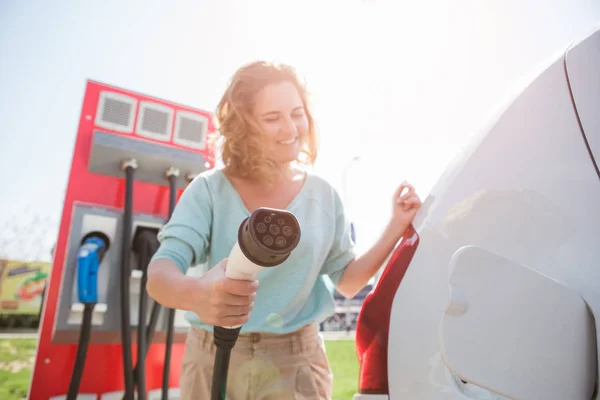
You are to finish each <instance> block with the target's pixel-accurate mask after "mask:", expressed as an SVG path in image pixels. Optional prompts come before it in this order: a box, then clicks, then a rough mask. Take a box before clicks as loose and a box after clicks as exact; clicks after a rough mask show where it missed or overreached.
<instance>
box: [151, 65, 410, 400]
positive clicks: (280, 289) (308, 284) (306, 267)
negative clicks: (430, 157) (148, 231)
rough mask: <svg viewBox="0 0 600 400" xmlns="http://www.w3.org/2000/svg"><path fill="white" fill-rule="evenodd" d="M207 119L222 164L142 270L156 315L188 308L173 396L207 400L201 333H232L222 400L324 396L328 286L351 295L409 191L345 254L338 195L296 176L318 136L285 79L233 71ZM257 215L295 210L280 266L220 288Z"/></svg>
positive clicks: (297, 87) (327, 385)
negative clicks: (371, 241)
mask: <svg viewBox="0 0 600 400" xmlns="http://www.w3.org/2000/svg"><path fill="white" fill-rule="evenodd" d="M216 117H217V119H218V121H219V123H220V135H221V136H222V140H223V143H222V146H223V148H222V157H223V162H224V165H225V167H224V168H223V169H215V170H211V171H208V172H205V173H203V174H201V175H199V176H198V177H197V178H196V179H195V180H194V181H193V182H192V183H190V185H189V186H188V187H187V188H186V190H185V191H184V193H183V194H182V196H181V198H180V200H179V202H178V204H177V207H176V209H175V211H174V213H173V215H172V217H171V219H170V221H169V222H168V223H167V224H166V226H165V227H164V229H163V230H162V231H161V232H160V234H159V239H160V241H161V246H160V248H159V249H158V251H157V253H156V254H155V255H154V257H153V260H152V262H151V264H150V266H149V270H148V285H147V288H148V292H149V294H150V296H152V297H153V298H154V299H155V300H156V301H158V302H159V303H161V304H162V305H164V306H165V307H169V308H175V309H183V310H187V311H188V312H187V313H186V318H187V320H188V321H189V322H190V323H191V325H192V327H191V329H190V332H189V334H188V337H187V341H186V347H185V354H184V356H183V364H182V374H181V385H180V389H181V396H182V397H181V398H182V399H209V398H210V387H211V382H212V381H211V380H212V368H213V362H214V356H215V348H214V345H213V338H212V326H234V325H243V327H242V330H241V332H240V336H239V338H238V341H237V342H236V345H235V347H234V348H233V350H232V353H231V361H230V368H229V375H228V381H227V396H228V398H229V399H232V400H240V399H263V400H267V399H278V400H285V399H311V400H314V399H330V398H331V393H332V380H333V377H332V374H331V370H330V367H329V363H328V360H327V356H326V353H325V349H324V343H323V340H322V337H321V335H320V334H319V331H318V324H319V323H320V322H321V321H323V320H324V319H326V318H327V317H329V316H330V315H331V314H333V312H334V302H333V296H332V293H331V290H330V289H329V288H328V285H327V282H328V279H329V280H330V281H331V282H332V283H333V284H334V285H335V287H336V289H337V290H338V291H339V292H340V293H342V294H343V295H345V296H347V297H353V296H354V295H355V294H356V293H358V292H359V291H360V290H361V289H362V288H363V287H364V286H365V285H366V284H367V282H368V281H369V279H370V278H371V277H372V276H373V275H374V274H375V273H376V272H377V270H378V269H379V267H380V266H381V265H382V264H383V262H384V261H385V259H386V258H387V257H388V255H389V254H390V252H391V251H392V250H393V248H394V246H395V244H396V243H397V241H398V240H399V239H400V237H401V235H402V233H403V232H404V230H405V229H406V228H407V227H408V226H409V224H410V223H411V221H412V219H413V218H414V216H415V214H416V212H417V210H418V209H419V207H420V205H421V201H420V199H419V198H418V196H417V195H416V194H415V192H414V189H413V188H412V187H411V186H410V185H408V184H402V185H400V187H399V188H398V189H397V191H396V193H395V195H394V199H393V204H392V207H393V212H392V217H391V220H390V221H389V223H388V224H387V226H386V227H385V229H384V231H383V234H382V236H381V237H380V238H379V240H378V241H377V242H376V243H375V245H374V246H373V247H372V248H371V249H370V250H369V251H368V252H366V253H365V254H364V255H362V256H360V257H356V255H355V253H354V248H353V246H354V243H353V241H352V239H351V228H350V221H349V220H348V218H347V216H346V214H345V213H344V209H343V206H342V202H341V199H340V197H339V196H338V194H337V192H336V191H335V190H334V189H333V188H332V186H330V185H329V184H328V183H327V182H325V181H324V180H323V179H321V178H319V177H317V176H316V175H313V174H311V173H308V172H306V171H305V170H304V169H302V167H301V166H302V165H303V164H304V165H311V164H312V163H313V162H314V161H315V158H316V156H317V138H316V132H315V126H314V122H313V119H312V116H311V113H310V110H309V108H308V106H307V94H306V91H305V88H304V87H303V86H302V84H301V83H300V82H299V80H298V78H297V76H296V74H295V72H294V70H293V69H292V68H291V67H289V66H282V65H274V64H269V63H265V62H255V63H251V64H249V65H246V66H244V67H242V68H241V69H239V70H238V71H237V72H236V74H235V75H234V77H233V79H232V81H231V82H230V86H229V87H228V89H227V90H226V92H225V94H224V95H223V98H222V100H221V102H220V104H219V106H218V110H217V115H216ZM404 189H408V190H407V192H406V194H402V195H401V193H402V192H403V190H404ZM258 207H271V208H277V209H287V210H289V211H291V212H292V213H294V215H295V216H296V218H297V219H298V221H299V223H300V227H301V232H302V235H301V239H300V242H299V244H298V246H297V247H296V249H295V250H294V251H293V252H292V254H291V255H290V257H289V258H288V259H287V260H286V261H285V262H284V263H283V264H281V265H279V266H277V267H275V268H265V269H263V270H262V271H261V272H260V273H259V275H258V277H257V280H256V281H254V282H246V281H235V280H230V279H228V278H226V277H225V269H226V266H227V260H226V258H227V256H228V255H229V252H230V251H231V248H232V246H233V245H234V243H235V242H236V240H237V230H238V228H239V225H240V223H241V222H242V220H243V219H244V218H246V217H247V216H249V215H250V214H251V213H252V211H253V210H254V209H256V208H258ZM206 261H208V264H209V270H208V271H207V272H206V273H205V274H204V275H203V276H202V277H200V278H196V277H189V276H186V275H185V272H186V271H187V269H188V268H189V267H190V266H192V265H197V264H201V263H204V262H206ZM326 278H328V279H326ZM259 282H260V289H259ZM257 289H259V290H257Z"/></svg>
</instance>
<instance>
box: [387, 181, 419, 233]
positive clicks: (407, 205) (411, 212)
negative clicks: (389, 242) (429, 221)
mask: <svg viewBox="0 0 600 400" xmlns="http://www.w3.org/2000/svg"><path fill="white" fill-rule="evenodd" d="M403 192H404V193H403ZM392 207H393V208H392V221H391V222H392V224H393V225H394V226H395V227H400V228H402V231H403V232H404V230H405V229H406V228H408V226H409V225H410V224H411V223H412V221H413V219H414V218H415V215H416V214H417V211H419V209H420V208H421V199H420V198H419V196H418V195H417V194H416V193H415V188H414V187H413V186H412V185H411V184H409V183H407V182H402V184H400V186H399V187H398V189H396V192H395V193H394V199H393V205H392Z"/></svg>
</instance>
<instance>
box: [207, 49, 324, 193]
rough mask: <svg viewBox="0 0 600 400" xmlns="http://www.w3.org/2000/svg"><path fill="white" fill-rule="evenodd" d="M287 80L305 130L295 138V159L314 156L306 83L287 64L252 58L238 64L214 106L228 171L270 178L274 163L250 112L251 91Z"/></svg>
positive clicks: (304, 160) (275, 174) (303, 160)
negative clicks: (297, 148)
mask: <svg viewBox="0 0 600 400" xmlns="http://www.w3.org/2000/svg"><path fill="white" fill-rule="evenodd" d="M280 82H291V83H292V84H293V85H294V86H295V87H296V89H297V90H298V93H299V95H300V98H301V99H302V104H303V106H304V113H305V115H306V118H307V120H308V132H307V134H306V135H303V137H301V138H299V140H300V141H301V142H300V154H299V156H298V159H297V160H295V161H297V162H299V163H302V164H305V165H312V164H313V163H314V162H315V160H316V158H317V147H318V144H317V133H316V128H315V122H314V119H313V117H312V114H311V112H310V110H309V105H308V99H307V97H308V95H307V91H306V87H305V86H304V84H303V83H301V82H300V80H299V78H298V76H297V74H296V71H295V70H294V68H292V67H291V66H289V65H285V64H275V63H268V62H265V61H256V62H252V63H250V64H247V65H244V66H242V67H241V68H240V69H238V70H237V71H236V73H235V74H234V76H233V78H232V79H231V81H230V83H229V86H228V87H227V90H226V91H225V93H224V94H223V97H222V98H221V101H220V102H219V105H218V107H217V112H216V115H215V117H216V123H217V125H218V127H219V134H218V136H217V137H216V139H220V140H221V156H222V159H223V163H224V165H225V169H226V171H227V173H228V174H231V175H233V176H236V177H239V178H245V179H252V180H257V181H261V182H274V181H275V180H276V179H277V177H278V174H279V168H278V166H277V163H276V162H275V161H274V160H273V159H272V158H271V157H270V154H269V153H268V152H267V146H265V144H264V143H265V140H266V139H265V136H264V135H262V134H261V129H260V127H259V125H258V123H257V122H256V121H255V120H254V118H253V116H252V106H253V102H254V97H255V95H256V94H257V93H258V92H259V91H260V90H261V89H262V88H264V87H265V86H267V85H269V84H276V83H280Z"/></svg>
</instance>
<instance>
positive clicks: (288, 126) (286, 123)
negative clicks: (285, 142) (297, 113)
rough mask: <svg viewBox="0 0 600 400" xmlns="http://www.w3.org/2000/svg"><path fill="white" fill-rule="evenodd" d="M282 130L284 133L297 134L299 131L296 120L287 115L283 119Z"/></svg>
mask: <svg viewBox="0 0 600 400" xmlns="http://www.w3.org/2000/svg"><path fill="white" fill-rule="evenodd" d="M281 131H282V133H284V134H294V135H295V134H296V133H297V132H298V127H297V126H296V122H295V121H294V120H293V119H292V118H291V117H286V118H284V119H283V122H282V124H281Z"/></svg>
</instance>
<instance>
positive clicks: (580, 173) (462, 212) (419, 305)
mask: <svg viewBox="0 0 600 400" xmlns="http://www.w3.org/2000/svg"><path fill="white" fill-rule="evenodd" d="M590 37H598V36H593V35H592V36H590ZM594 40H596V39H594ZM596 71H600V65H599V66H598V68H597V69H596ZM566 76H567V75H566V72H565V62H564V52H563V56H561V57H559V58H557V59H555V60H554V61H553V62H552V63H551V64H550V65H549V66H548V67H547V69H545V70H544V71H543V72H542V73H540V74H539V76H538V77H537V78H536V79H534V80H533V81H532V82H531V83H530V84H529V85H528V86H527V87H526V88H524V90H523V91H522V93H520V94H519V95H518V96H516V98H514V100H513V101H511V102H509V103H508V106H507V107H506V108H505V109H503V110H501V112H499V113H498V114H497V115H496V117H494V118H491V119H490V120H489V125H488V126H487V127H484V128H483V129H481V131H480V132H479V133H478V134H477V135H476V136H475V137H474V138H473V140H472V141H471V143H470V146H469V147H468V148H467V149H465V151H464V152H462V153H461V154H460V155H459V156H458V157H457V159H456V160H455V162H454V163H453V164H452V165H450V166H449V168H448V169H447V170H446V172H445V173H444V174H443V175H442V177H441V178H440V180H439V181H438V183H437V185H436V186H435V187H434V188H433V189H432V190H431V192H430V194H429V196H428V197H427V198H426V199H425V200H424V205H423V208H422V210H421V211H420V212H419V214H418V216H417V218H416V219H415V221H414V226H415V228H416V230H417V232H418V234H419V237H420V245H419V247H418V249H417V250H416V253H415V255H414V257H413V259H412V262H411V264H410V267H409V268H408V271H407V272H406V274H405V276H404V278H403V281H402V282H401V284H400V286H399V288H398V290H397V292H396V294H395V296H394V300H393V306H392V311H391V324H390V332H389V338H390V340H389V350H388V355H389V356H388V363H389V365H388V370H389V390H390V393H389V397H390V400H395V399H404V398H411V399H464V398H465V397H466V398H473V399H476V398H477V399H479V398H489V399H496V398H498V399H501V398H503V397H502V396H501V395H496V394H493V393H491V392H490V391H488V390H486V389H485V388H479V387H477V386H476V385H470V383H469V382H466V383H465V382H462V381H461V380H460V379H458V378H457V377H455V376H453V375H452V373H451V372H450V370H449V369H448V367H447V366H446V364H445V362H444V360H443V357H442V354H441V351H440V348H441V343H440V334H441V333H440V326H441V323H442V319H443V318H444V316H445V314H446V311H447V307H448V304H449V298H450V289H449V274H450V261H451V259H452V256H453V255H454V254H455V253H456V251H457V250H458V249H460V248H462V247H464V246H477V247H479V248H482V249H485V250H486V251H489V252H492V253H494V254H497V255H500V256H502V257H504V258H506V259H508V260H511V261H512V262H514V263H518V264H521V265H524V266H527V267H528V268H531V269H532V270H533V271H536V272H538V273H540V274H543V275H544V276H546V277H548V278H550V279H552V280H554V281H556V282H558V283H560V284H561V285H564V286H565V287H567V288H571V289H573V290H575V291H576V292H577V293H579V295H580V296H581V298H582V299H583V300H584V301H585V302H586V304H587V305H588V307H589V309H590V310H591V313H593V315H595V317H596V319H598V316H599V315H600V265H599V261H598V260H600V245H599V240H600V239H599V238H600V177H599V176H598V174H597V171H596V169H595V164H594V162H593V159H592V158H591V157H590V154H589V152H588V149H587V144H586V141H585V138H584V136H583V135H582V132H581V128H580V123H579V120H578V116H577V113H576V112H575V107H574V106H573V102H572V100H571V95H570V90H569V85H568V82H567V78H566ZM597 109H600V104H597ZM596 115H600V113H596ZM596 118H598V117H597V116H596ZM498 323H499V324H500V323H501V321H498ZM557 323H560V321H557ZM498 329H502V328H501V327H499V328H498ZM526 329H527V326H523V330H526ZM599 332H600V330H599ZM596 335H598V333H597V334H596ZM596 340H598V337H596ZM490 345H493V344H490ZM590 351H594V352H595V353H596V360H597V351H598V349H597V346H596V348H592V349H590ZM596 362H597V361H596ZM540 368H543V364H540ZM531 373H535V371H531ZM594 374H595V375H596V379H597V375H598V369H597V366H596V370H595V371H594ZM557 378H560V377H557ZM496 389H498V390H503V391H505V392H510V390H509V389H510V388H496ZM592 389H593V388H585V389H583V390H582V393H588V392H590V390H592ZM590 393H591V392H590ZM571 398H573V399H576V397H571ZM588 399H589V397H588Z"/></svg>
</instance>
